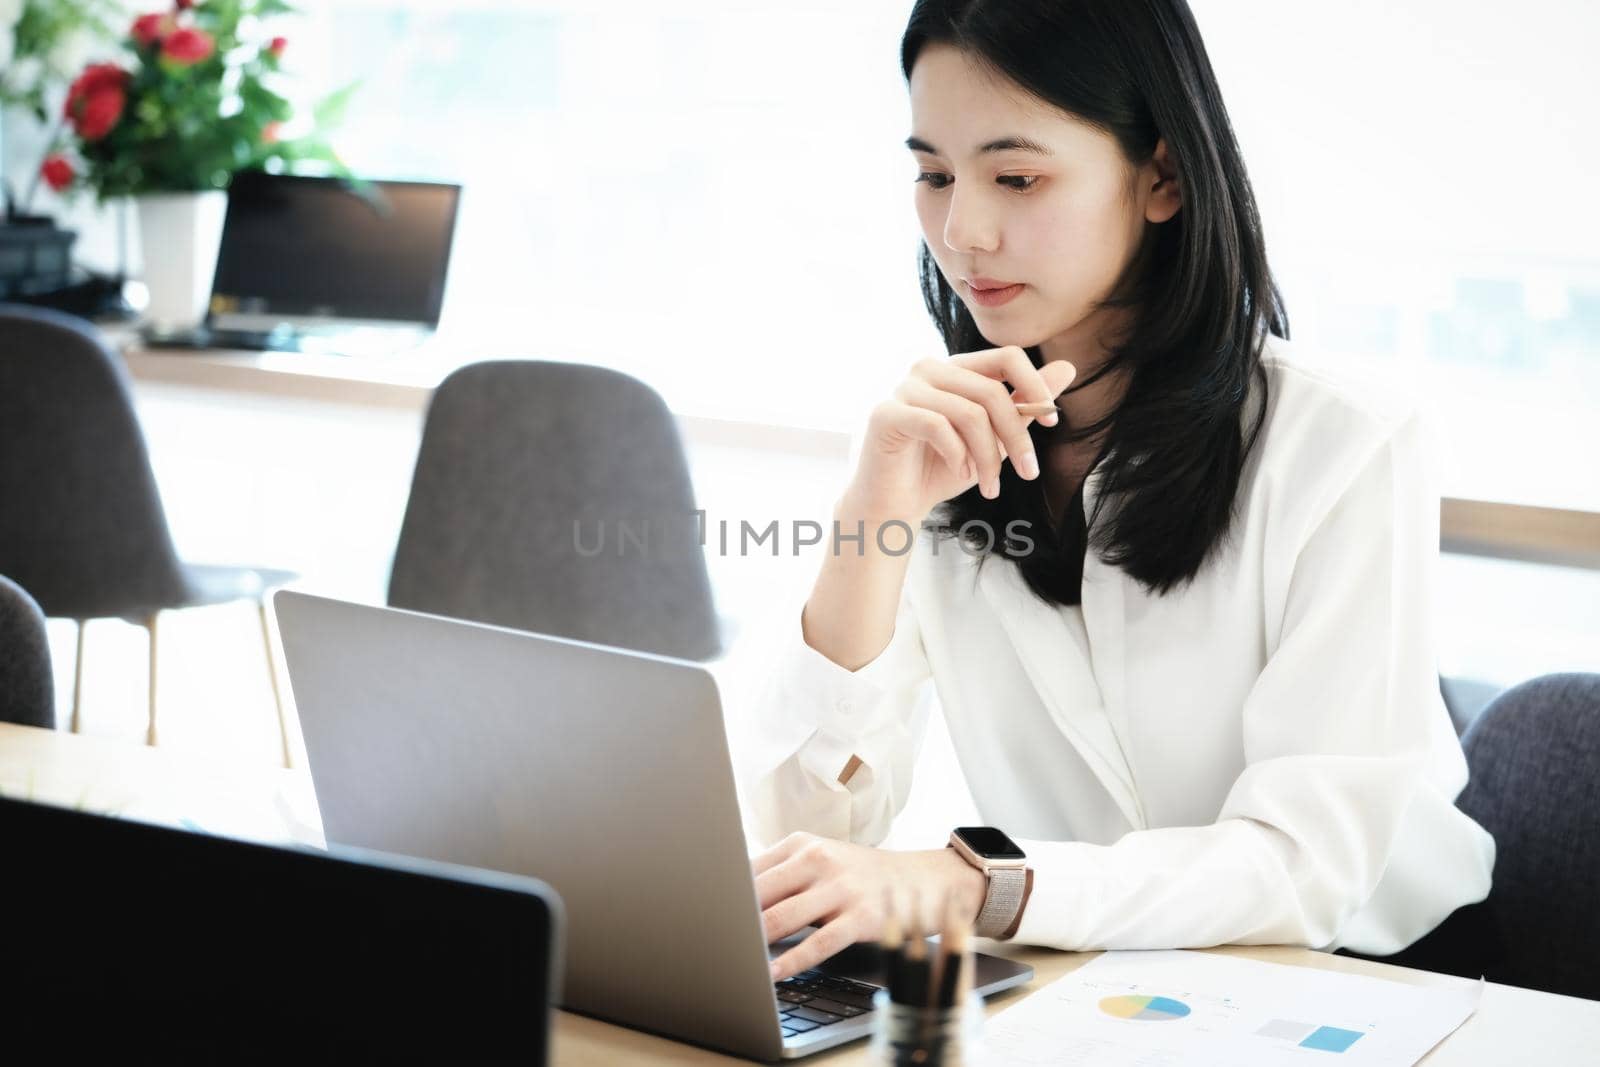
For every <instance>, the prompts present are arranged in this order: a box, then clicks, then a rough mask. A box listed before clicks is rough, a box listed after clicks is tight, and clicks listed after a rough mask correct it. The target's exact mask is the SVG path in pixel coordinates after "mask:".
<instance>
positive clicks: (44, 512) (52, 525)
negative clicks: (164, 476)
mask: <svg viewBox="0 0 1600 1067" xmlns="http://www.w3.org/2000/svg"><path fill="white" fill-rule="evenodd" d="M0 574H6V575H9V576H10V577H11V578H13V579H14V580H15V581H16V582H17V583H18V584H20V585H22V586H23V588H25V589H27V590H28V592H29V593H30V594H32V596H33V598H34V599H35V600H36V601H38V603H39V606H40V607H41V608H43V609H44V612H45V614H46V615H49V616H52V617H67V618H79V619H84V618H105V617H109V616H115V615H134V614H138V613H140V612H142V611H144V610H146V609H148V607H149V606H151V605H159V604H167V603H173V602H176V601H178V600H181V599H182V597H183V595H184V589H185V585H184V579H183V573H182V570H181V568H180V566H179V563H178V557H177V554H176V552H175V551H174V549H173V545H172V537H171V534H170V533H169V532H168V529H167V520H166V515H165V513H164V512H163V510H162V507H161V497H160V495H159V493H158V492H157V489H156V481H155V475H154V474H153V473H152V471H151V469H150V459H149V456H148V454H147V453H146V451H145V444H144V435H143V434H142V433H141V432H140V430H139V423H138V419H137V417H136V416H135V414H134V410H133V401H132V399H131V395H130V392H129V389H128V383H127V372H126V371H125V370H124V369H123V367H122V363H121V361H120V360H119V359H118V358H117V357H116V356H115V355H114V354H113V353H112V352H111V351H110V350H109V349H107V347H106V345H105V342H104V341H103V340H101V338H100V336H99V334H98V333H96V332H95V330H94V328H93V327H92V326H91V325H89V323H88V322H86V321H85V320H83V319H79V318H76V317H74V316H71V315H67V314H63V313H61V312H57V311H51V310H49V309H46V308H34V307H27V306H24V305H17V304H0Z"/></svg>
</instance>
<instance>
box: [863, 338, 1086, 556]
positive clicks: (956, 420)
mask: <svg viewBox="0 0 1600 1067" xmlns="http://www.w3.org/2000/svg"><path fill="white" fill-rule="evenodd" d="M1076 375H1077V368H1076V367H1074V366H1073V365H1072V364H1071V363H1068V362H1066V361H1065V360H1055V361H1051V362H1048V363H1046V364H1045V365H1044V367H1043V368H1038V367H1035V366H1034V365H1033V363H1032V362H1031V361H1030V360H1029V359H1028V354H1027V353H1026V352H1025V351H1023V350H1022V349H1021V348H1019V347H1017V346H1015V345H1007V346H1006V347H1004V348H986V349H983V350H981V351H978V352H965V353H962V354H960V355H955V356H948V357H945V358H942V359H939V358H928V359H923V360H919V361H918V362H917V363H916V365H915V366H913V367H912V368H911V373H910V374H909V375H907V376H906V378H905V380H904V381H903V382H901V383H900V385H899V386H898V387H897V388H896V389H895V391H894V396H893V397H892V398H891V399H889V400H886V401H884V402H883V403H881V404H879V405H878V406H877V407H875V408H873V409H872V415H871V417H870V418H869V419H868V421H867V432H866V437H865V439H864V440H863V442H862V447H861V458H860V460H859V462H858V463H857V466H856V474H855V478H854V479H853V480H852V481H851V483H850V486H849V488H848V489H847V490H846V492H845V497H846V499H848V500H849V501H850V505H851V510H852V511H853V512H855V513H856V514H858V515H863V516H871V517H876V518H880V519H885V520H887V519H901V520H904V521H905V522H907V523H910V524H912V525H916V524H917V523H920V522H921V521H922V519H923V517H924V516H926V515H927V514H928V512H929V511H931V510H933V507H934V505H936V504H938V503H939V502H940V501H944V500H948V499H950V498H951V497H953V496H955V495H956V494H958V493H962V492H965V491H966V490H967V489H970V488H971V487H972V486H973V485H974V484H977V485H979V486H982V487H983V488H982V492H983V495H984V496H986V497H990V498H993V497H995V496H998V495H999V493H1000V465H1001V463H1003V462H1004V461H1005V460H1006V459H1007V458H1010V459H1011V461H1012V464H1013V466H1015V467H1016V468H1017V473H1018V474H1020V475H1022V477H1024V478H1028V479H1033V478H1037V477H1038V476H1039V465H1038V459H1037V458H1036V457H1034V452H1033V441H1032V439H1031V438H1030V437H1029V436H1028V424H1029V423H1030V422H1032V421H1033V418H1032V417H1031V416H1028V415H1022V414H1019V413H1018V412H1017V409H1016V405H1017V403H1018V402H1019V401H1024V402H1034V403H1040V402H1042V403H1051V404H1053V403H1054V401H1055V398H1056V396H1057V395H1058V394H1060V392H1061V391H1062V390H1063V389H1065V388H1066V387H1067V386H1068V385H1071V384H1072V379H1073V378H1074V377H1076ZM1007 384H1009V385H1010V386H1011V390H1012V391H1010V392H1008V391H1007V389H1006V386H1007ZM1058 418H1059V416H1057V415H1054V414H1051V415H1047V416H1045V417H1044V418H1043V419H1042V420H1040V421H1042V422H1043V423H1044V424H1045V425H1046V426H1053V425H1055V423H1056V420H1057V419H1058Z"/></svg>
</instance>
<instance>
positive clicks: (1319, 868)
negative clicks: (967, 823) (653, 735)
mask: <svg viewBox="0 0 1600 1067" xmlns="http://www.w3.org/2000/svg"><path fill="white" fill-rule="evenodd" d="M1291 353H1292V348H1291V346H1289V345H1288V344H1287V343H1285V342H1283V341H1279V340H1277V339H1269V341H1268V346H1267V350H1266V353H1265V355H1264V361H1265V367H1266V371H1267V377H1268V383H1269V385H1268V397H1269V407H1268V410H1267V415H1266V424H1265V426H1264V427H1263V428H1262V431H1261V438H1260V439H1259V440H1258V441H1257V444H1256V448H1255V450H1253V451H1252V452H1251V455H1250V459H1249V461H1248V463H1247V465H1246V466H1245V468H1244V471H1243V472H1242V476H1241V480H1240V488H1239V493H1238V497H1237V500H1236V505H1235V508H1236V510H1235V516H1236V519H1235V525H1234V527H1233V529H1232V531H1231V532H1230V535H1229V538H1228V540H1227V541H1226V542H1225V543H1224V544H1223V545H1221V546H1219V547H1218V549H1217V550H1216V552H1215V554H1214V555H1212V556H1210V557H1208V559H1207V561H1206V563H1205V564H1204V565H1203V567H1202V569H1201V570H1200V572H1199V573H1198V575H1197V576H1196V578H1195V580H1194V581H1193V582H1192V583H1189V584H1187V585H1184V586H1181V587H1179V588H1178V589H1175V590H1173V591H1172V592H1169V593H1168V594H1166V595H1165V596H1159V595H1154V594H1149V593H1147V592H1146V591H1145V590H1144V588H1143V587H1142V586H1140V585H1139V584H1138V582H1136V581H1135V580H1134V579H1132V578H1130V577H1128V576H1127V575H1125V574H1124V573H1123V572H1122V571H1120V570H1118V569H1116V568H1114V567H1110V566H1107V565H1106V564H1104V563H1102V562H1101V561H1100V560H1099V559H1098V558H1097V557H1096V556H1095V554H1094V553H1093V552H1092V551H1091V552H1090V553H1089V554H1088V556H1087V558H1086V561H1085V565H1084V575H1083V596H1082V600H1083V603H1082V605H1081V607H1079V606H1054V607H1053V606H1048V605H1046V604H1044V603H1043V602H1041V601H1040V600H1038V599H1037V598H1036V597H1035V596H1034V595H1033V593H1032V592H1031V591H1030V590H1029V589H1028V588H1027V586H1026V585H1025V583H1024V582H1023V579H1022V577H1021V575H1020V574H1019V573H1018V571H1017V568H1016V566H1015V565H1014V564H1012V563H1009V562H1007V561H1006V560H1004V559H1003V558H995V559H990V560H989V561H988V562H986V563H985V564H984V565H983V567H982V568H981V570H980V569H978V568H977V567H976V557H975V556H973V555H971V554H969V553H968V552H967V551H965V550H963V549H962V548H961V547H960V546H959V545H958V544H957V543H956V542H954V541H950V540H945V541H942V542H938V543H935V542H934V541H933V540H932V536H931V534H930V533H929V532H928V531H927V530H923V531H921V532H920V533H919V535H918V538H917V540H916V542H915V544H914V545H913V548H912V552H911V559H910V561H909V563H908V569H907V577H906V583H905V587H904V592H903V595H902V599H901V603H900V609H899V614H898V617H897V620H896V625H895V631H894V635H893V637H892V638H891V640H890V642H889V644H888V646H887V647H886V648H885V649H884V650H883V651H882V652H881V653H880V654H879V655H878V657H877V658H876V659H874V660H873V661H872V662H871V663H868V664H866V665H865V666H863V667H862V668H860V669H859V670H856V671H853V672H852V671H849V670H846V669H845V668H843V667H841V666H839V665H838V664H835V663H834V662H832V661H831V660H829V659H827V658H826V657H825V656H823V655H822V654H821V653H819V652H817V651H816V650H814V649H812V648H811V647H810V646H809V645H807V644H806V643H805V641H804V640H803V639H802V637H801V628H800V625H799V618H800V611H799V605H794V610H793V611H792V613H787V614H786V615H785V618H786V620H787V621H786V622H785V624H784V626H785V629H786V630H787V632H786V633H783V634H780V635H779V645H778V648H779V651H778V653H777V656H776V660H775V662H773V663H772V664H771V666H770V673H769V674H768V675H767V676H766V678H765V680H764V681H763V682H762V683H761V684H762V687H763V688H762V690H761V694H762V695H761V696H760V698H759V699H758V700H756V701H754V702H753V705H752V706H750V707H748V708H747V709H745V712H744V713H745V714H747V715H750V716H753V717H754V719H753V720H747V721H746V722H744V723H742V724H741V725H742V726H743V727H744V728H745V730H746V731H748V732H749V733H750V734H753V735H754V736H756V737H757V738H759V742H758V743H756V744H755V745H754V746H753V748H752V749H750V750H748V752H749V754H748V755H747V757H746V759H747V760H750V761H753V762H749V763H747V764H746V765H745V766H743V767H742V768H741V770H742V774H743V778H744V781H743V785H744V791H745V793H746V802H747V803H748V804H749V806H750V809H751V816H752V819H753V821H754V829H755V831H756V832H757V833H758V835H759V836H760V837H761V838H762V839H763V842H764V844H766V845H770V844H772V843H773V842H775V841H777V840H778V839H780V838H781V837H782V836H783V835H785V834H786V833H789V832H791V831H794V830H809V831H811V832H813V833H817V834H821V835H824V836H828V837H832V838H837V839H840V840H850V841H855V842H860V843H864V844H872V845H876V844H878V843H879V842H881V841H882V840H883V839H884V837H885V836H886V835H887V833H888V831H889V825H890V822H891V820H893V819H894V817H895V816H896V815H897V814H898V813H899V812H900V810H901V809H902V808H903V807H904V806H905V802H906V798H907V796H908V794H909V790H910V785H911V774H912V770H913V766H914V763H915V757H916V753H917V752H918V750H919V749H920V745H921V738H922V736H923V733H924V730H925V728H926V725H927V721H928V720H927V716H928V714H929V713H930V708H929V701H928V699H927V698H928V696H929V694H928V691H927V690H928V687H927V685H926V683H927V681H928V680H929V679H930V678H931V680H932V682H933V689H934V690H936V692H937V695H938V698H939V704H940V706H941V707H942V708H943V712H944V715H945V719H946V722H947V725H948V727H949V732H950V737H951V741H952V743H953V745H954V748H955V751H956V754H957V756H958V758H959V760H960V763H961V767H962V770H963V772H964V773H965V775H966V778H967V781H968V784H969V786H970V788H971V791H972V797H973V800H974V801H975V802H976V804H977V807H978V811H979V812H980V813H981V817H982V820H983V822H984V823H986V824H989V825H994V826H998V827H1000V828H1001V829H1002V830H1004V831H1005V832H1006V833H1008V834H1009V835H1010V836H1011V837H1012V838H1013V839H1014V840H1016V841H1017V843H1018V844H1019V845H1021V847H1022V848H1023V850H1024V851H1025V852H1026V853H1027V855H1028V862H1029V864H1030V866H1032V867H1033V868H1034V884H1033V892H1032V896H1031V897H1030V899H1029V901H1028V904H1027V908H1026V910H1025V911H1024V913H1023V918H1022V922H1021V925H1020V927H1019V928H1018V930H1017V933H1016V938H1015V939H1016V940H1017V941H1020V942H1024V943H1028V944H1037V945H1048V946H1053V947H1056V948H1061V949H1068V950H1087V949H1153V948H1184V947H1203V946H1208V945H1217V944H1228V943H1239V944H1264V943H1272V944H1299V945H1306V946H1310V947H1313V948H1324V949H1333V948H1338V947H1345V946H1348V947H1350V948H1351V949H1353V950H1355V951H1359V952H1365V953H1369V954H1388V953H1390V952H1395V951H1398V950H1399V949H1401V948H1403V947H1405V946H1406V945H1408V944H1410V943H1411V942H1412V941H1414V940H1416V939H1417V938H1418V937H1420V936H1421V935H1422V934H1424V933H1426V932H1427V931H1429V930H1430V929H1432V928H1433V927H1434V926H1436V925H1438V923H1439V922H1440V921H1442V920H1443V919H1444V918H1445V916H1447V915H1448V914H1449V913H1450V912H1451V911H1453V910H1454V909H1456V908H1458V907H1461V906H1462V905H1465V904H1468V903H1472V902H1475V901H1478V900H1481V899H1483V898H1484V896H1485V895H1486V894H1487V893H1488V890H1489V876H1490V871H1491V869H1492V867H1493V863H1494V840H1493V839H1492V838H1491V837H1490V835H1489V834H1488V833H1487V832H1486V831H1485V830H1484V829H1483V828H1482V827H1480V826H1479V825H1478V824H1477V823H1475V822H1473V821H1472V820H1471V819H1470V818H1468V817H1467V816H1466V815H1465V814H1463V813H1462V812H1461V811H1460V810H1458V809H1457V808H1456V807H1455V806H1454V803H1453V801H1454V799H1455V797H1456V796H1457V795H1458V794H1459V793H1460V792H1461V790H1462V788H1463V787H1464V786H1465V784H1466V781H1467V765H1466V760H1465V758H1464V757H1463V754H1462V750H1461V746H1460V744H1459V742H1458V740H1457V738H1456V734H1455V731H1454V729H1453V727H1452V725H1451V722H1450V718H1449V714H1448V712H1447V711H1446V709H1445V706H1444V702H1443V699H1442V698H1441V696H1440V692H1439V679H1438V675H1437V673H1436V662H1435V649H1434V643H1433V640H1434V635H1433V623H1432V617H1431V611H1432V597H1433V583H1434V575H1435V571H1436V568H1437V562H1438V554H1439V496H1438V491H1437V489H1436V486H1435V482H1434V474H1433V470H1432V466H1431V456H1430V449H1429V448H1428V442H1427V437H1426V434H1425V432H1424V425H1423V424H1422V422H1421V421H1420V420H1419V418H1418V415H1417V412H1416V410H1415V409H1414V408H1413V407H1412V406H1411V405H1409V404H1405V403H1402V402H1396V401H1394V400H1392V399H1390V398H1389V397H1388V396H1386V395H1385V394H1383V393H1382V392H1380V391H1379V390H1378V389H1377V388H1374V387H1367V386H1361V385H1357V384H1355V383H1353V382H1349V381H1345V380H1342V379H1341V378H1338V377H1334V376H1330V375H1329V374H1327V373H1324V372H1322V371H1319V370H1318V371H1314V370H1311V369H1308V368H1307V367H1306V366H1304V365H1303V363H1300V362H1297V361H1296V360H1295V359H1294V358H1293V356H1292V354H1291ZM1255 388H1256V385H1255V384H1254V383H1253V384H1252V389H1255ZM1256 407H1257V403H1256V398H1255V397H1252V398H1251V400H1250V402H1249V403H1247V404H1246V406H1245V413H1246V414H1245V417H1246V418H1248V417H1250V415H1251V413H1253V412H1254V411H1255V410H1256ZM1100 473H1101V470H1100V468H1098V467H1097V468H1096V469H1095V470H1094V471H1091V472H1090V475H1089V476H1088V478H1087V479H1085V483H1084V494H1083V503H1084V510H1085V514H1086V515H1088V514H1090V513H1091V512H1092V508H1093V504H1094V499H1095V491H1096V487H1097V483H1098V481H1099V475H1100ZM843 550H844V551H852V550H853V549H852V547H851V546H850V545H849V544H846V546H845V547H844V549H843ZM852 754H853V755H856V756H859V757H860V759H861V761H862V764H861V766H860V767H858V768H857V770H856V771H855V773H854V774H853V775H852V776H851V777H850V778H849V781H848V784H841V783H840V782H839V781H838V777H839V774H840V771H841V770H842V769H843V768H844V766H845V765H846V763H847V762H848V761H849V760H850V758H851V756H852ZM943 843H944V842H943V841H930V842H928V847H939V846H941V845H942V844H943Z"/></svg>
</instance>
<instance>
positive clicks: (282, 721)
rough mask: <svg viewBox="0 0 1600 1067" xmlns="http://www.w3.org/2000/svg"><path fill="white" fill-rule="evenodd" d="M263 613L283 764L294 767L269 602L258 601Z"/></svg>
mask: <svg viewBox="0 0 1600 1067" xmlns="http://www.w3.org/2000/svg"><path fill="white" fill-rule="evenodd" d="M256 607H257V608H258V609H259V610H260V613H261V647H262V649H263V650H264V651H265V652H266V654H267V677H268V678H269V679H271V681H272V702H273V703H274V704H275V705H277V708H278V740H279V741H280V742H281V743H282V744H283V765H284V766H285V767H293V766H294V763H293V761H292V760H291V759H290V758H289V720H288V718H287V717H286V716H285V715H284V712H283V693H282V692H280V691H279V689H278V661H277V659H276V658H275V657H274V656H273V654H272V624H271V623H270V621H269V620H268V619H267V602H266V600H265V599H262V600H258V601H256Z"/></svg>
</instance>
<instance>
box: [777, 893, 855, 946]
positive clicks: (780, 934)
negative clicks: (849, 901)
mask: <svg viewBox="0 0 1600 1067" xmlns="http://www.w3.org/2000/svg"><path fill="white" fill-rule="evenodd" d="M843 903H844V900H843V895H842V890H841V889H840V887H839V883H838V882H827V883H823V884H819V885H813V886H811V887H810V888H809V889H807V890H806V891H805V892H803V893H796V894H795V895H794V896H791V897H786V898H784V899H783V900H780V901H778V902H777V903H776V904H773V905H772V906H771V907H769V908H763V909H762V911H761V926H762V928H763V929H764V930H765V931H766V935H767V944H769V945H770V944H772V943H773V942H774V941H782V940H783V939H784V938H786V937H788V936H789V935H790V934H792V933H794V932H795V931H796V930H803V929H805V928H806V927H807V926H810V925H812V924H813V923H816V922H817V920H819V919H823V920H826V919H829V918H831V917H832V916H833V915H834V914H835V913H837V912H838V911H840V910H841V905H842V904H843Z"/></svg>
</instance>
